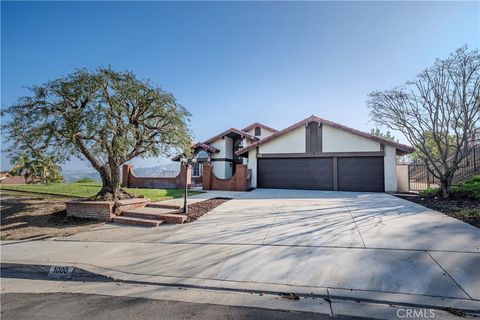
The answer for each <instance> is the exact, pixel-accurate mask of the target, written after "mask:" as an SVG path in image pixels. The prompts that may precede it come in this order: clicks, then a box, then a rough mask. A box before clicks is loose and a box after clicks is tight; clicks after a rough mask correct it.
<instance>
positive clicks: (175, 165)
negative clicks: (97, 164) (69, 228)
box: [62, 162, 180, 182]
mask: <svg viewBox="0 0 480 320" xmlns="http://www.w3.org/2000/svg"><path fill="white" fill-rule="evenodd" d="M163 171H173V172H178V171H180V163H179V162H172V163H166V164H161V165H158V166H155V167H145V168H135V167H134V168H133V172H134V173H135V175H137V176H140V177H157V176H160V175H161V173H162V172H163ZM62 174H63V176H64V177H65V182H75V181H77V180H78V179H80V178H92V179H95V180H97V181H98V182H100V181H101V179H100V175H99V174H98V172H96V171H88V169H87V170H63V172H62ZM170 174H173V173H170Z"/></svg>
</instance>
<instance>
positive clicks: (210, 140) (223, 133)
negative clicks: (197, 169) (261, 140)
mask: <svg viewBox="0 0 480 320" xmlns="http://www.w3.org/2000/svg"><path fill="white" fill-rule="evenodd" d="M231 132H234V133H236V134H239V135H241V136H245V137H247V138H249V139H251V140H255V141H256V140H258V138H257V137H255V136H252V135H251V134H249V133H247V132H245V131H243V130H240V129H237V128H230V129H228V130H225V131H223V132H222V133H219V134H217V135H216V136H213V137H211V138H210V139H208V140H206V141H204V142H203V143H205V144H210V143H212V142H213V141H215V140H217V139H220V138H221V137H223V136H225V135H227V134H229V133H231Z"/></svg>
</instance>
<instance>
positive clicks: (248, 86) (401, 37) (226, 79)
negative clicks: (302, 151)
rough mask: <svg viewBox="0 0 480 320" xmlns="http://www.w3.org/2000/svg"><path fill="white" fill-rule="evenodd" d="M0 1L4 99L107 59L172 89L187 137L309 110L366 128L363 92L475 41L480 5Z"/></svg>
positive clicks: (75, 165) (277, 121)
mask: <svg viewBox="0 0 480 320" xmlns="http://www.w3.org/2000/svg"><path fill="white" fill-rule="evenodd" d="M1 9H2V12H1V18H2V21H1V46H2V47H1V51H2V52H1V53H2V57H1V63H2V69H1V80H2V83H1V102H2V107H4V106H7V105H10V104H12V103H14V102H15V101H16V99H17V98H18V97H20V96H22V95H25V94H27V93H28V91H27V90H26V89H25V88H24V86H30V85H33V84H41V83H43V82H45V81H47V80H49V79H53V78H56V77H60V76H62V75H65V74H68V73H70V72H72V71H73V70H74V68H76V67H86V68H95V67H97V66H107V65H111V66H112V67H113V68H115V69H129V70H132V71H134V72H135V73H136V74H137V75H138V76H139V77H140V78H144V79H151V80H152V81H153V82H155V83H157V84H159V85H161V86H162V87H163V89H165V90H167V91H169V92H172V93H173V94H174V95H175V96H176V97H177V99H178V101H179V102H180V103H181V104H183V105H184V106H186V107H187V108H188V109H189V110H190V111H191V112H192V114H193V116H192V119H191V129H192V131H193V132H194V134H195V138H196V140H204V139H207V138H209V137H210V136H213V135H215V134H217V133H218V132H220V131H222V130H224V129H227V128H229V127H239V128H241V127H243V126H246V125H248V124H250V123H252V122H255V121H258V122H262V123H265V124H267V125H269V126H273V127H275V128H278V129H282V128H284V127H287V126H289V125H291V124H292V123H294V122H297V121H299V120H301V119H303V118H305V117H307V116H309V115H311V114H315V115H318V116H320V117H323V118H327V119H329V120H332V121H336V122H339V123H342V124H344V125H348V126H351V127H354V128H357V129H360V130H364V131H369V130H370V129H371V128H372V127H373V126H374V125H373V124H372V123H369V116H368V110H367V108H366V99H367V94H368V93H369V92H370V91H372V90H376V89H387V88H390V87H392V86H395V85H399V84H402V83H403V82H405V81H406V80H409V79H411V78H413V77H414V76H415V75H416V74H417V73H418V72H419V71H421V70H422V69H423V68H425V67H427V66H429V65H431V64H432V63H433V61H434V59H435V58H437V57H446V56H447V55H448V54H449V53H450V52H452V51H453V50H455V49H456V48H458V47H460V46H462V45H464V44H468V45H469V46H470V47H471V48H478V47H479V44H480V2H296V3H293V2H84V3H81V2H2V3H1ZM4 120H5V119H4ZM397 136H398V137H399V138H400V140H401V141H405V140H404V139H403V137H401V136H399V135H398V134H397ZM5 143H8V141H2V144H3V145H5ZM165 161H166V160H165V159H145V160H141V159H140V160H136V161H135V162H134V163H135V165H137V166H153V165H156V164H159V163H164V162H165ZM8 167H9V163H8V160H7V158H6V156H5V155H4V154H2V163H1V168H2V169H5V168H8ZM64 168H67V169H79V168H87V165H86V164H85V163H84V162H81V161H78V160H74V161H72V162H70V163H68V164H66V165H64Z"/></svg>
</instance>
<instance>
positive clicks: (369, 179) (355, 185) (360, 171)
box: [338, 157, 385, 192]
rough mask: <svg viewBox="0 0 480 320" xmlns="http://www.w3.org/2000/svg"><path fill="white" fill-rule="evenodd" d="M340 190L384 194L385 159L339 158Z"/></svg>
mask: <svg viewBox="0 0 480 320" xmlns="http://www.w3.org/2000/svg"><path fill="white" fill-rule="evenodd" d="M338 190H342V191H373V192H375V191H378V192H383V191H384V190H385V185H384V175H383V157H352V158H350V157H348V158H338Z"/></svg>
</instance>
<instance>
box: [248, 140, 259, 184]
mask: <svg viewBox="0 0 480 320" xmlns="http://www.w3.org/2000/svg"><path fill="white" fill-rule="evenodd" d="M247 168H248V169H251V170H252V180H251V184H252V185H251V187H252V188H256V187H257V149H256V148H253V149H251V150H249V151H248V162H247Z"/></svg>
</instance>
